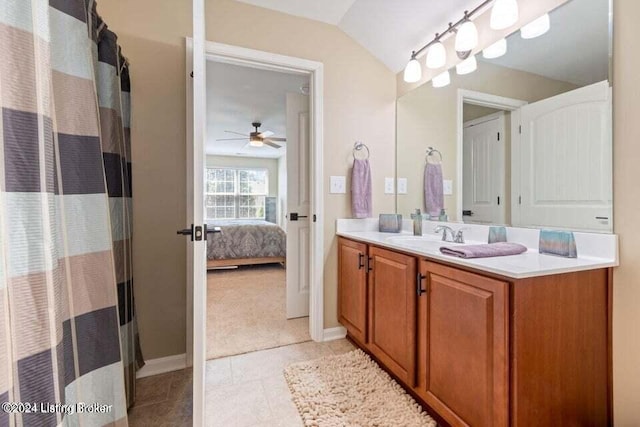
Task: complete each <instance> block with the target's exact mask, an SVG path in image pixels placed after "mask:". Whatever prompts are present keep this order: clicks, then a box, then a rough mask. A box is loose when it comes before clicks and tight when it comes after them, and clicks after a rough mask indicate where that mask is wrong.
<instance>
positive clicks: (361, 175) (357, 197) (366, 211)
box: [351, 159, 373, 218]
mask: <svg viewBox="0 0 640 427" xmlns="http://www.w3.org/2000/svg"><path fill="white" fill-rule="evenodd" d="M351 213H352V214H353V217H354V218H369V217H371V215H372V213H373V209H372V206H371V167H370V166H369V160H368V159H355V160H354V161H353V170H352V173H351Z"/></svg>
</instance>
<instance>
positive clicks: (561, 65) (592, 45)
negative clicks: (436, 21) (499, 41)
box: [478, 0, 609, 86]
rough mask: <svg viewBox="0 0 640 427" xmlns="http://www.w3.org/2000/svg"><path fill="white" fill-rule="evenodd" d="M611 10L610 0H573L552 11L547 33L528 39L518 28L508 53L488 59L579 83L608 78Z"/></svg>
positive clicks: (492, 61)
mask: <svg viewBox="0 0 640 427" xmlns="http://www.w3.org/2000/svg"><path fill="white" fill-rule="evenodd" d="M608 12H609V0H572V1H570V2H568V3H565V4H564V5H562V6H560V7H559V8H557V9H556V10H554V11H553V12H551V14H550V19H551V29H550V30H549V31H548V32H547V33H546V34H544V35H542V36H540V37H537V38H535V39H530V40H524V39H523V38H522V37H520V32H519V31H516V32H515V33H513V34H511V35H510V36H509V37H508V38H507V43H508V50H507V54H506V55H504V56H503V57H501V58H498V59H492V60H485V61H487V62H491V63H494V64H498V65H502V66H505V67H509V68H515V69H517V70H522V71H528V72H530V73H533V74H538V75H541V76H545V77H549V78H552V79H556V80H561V81H565V82H570V83H574V84H576V85H579V86H584V85H588V84H591V83H595V82H599V81H602V80H606V79H607V77H608V73H609V60H608V59H609V36H608V32H609V20H608ZM478 58H479V59H481V60H482V55H479V56H478ZM479 66H482V64H480V65H479Z"/></svg>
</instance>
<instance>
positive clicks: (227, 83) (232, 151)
mask: <svg viewBox="0 0 640 427" xmlns="http://www.w3.org/2000/svg"><path fill="white" fill-rule="evenodd" d="M307 83H308V77H307V76H303V75H298V74H288V73H282V72H275V71H267V70H260V69H257V68H249V67H241V66H237V65H231V64H224V63H219V62H213V61H209V62H208V63H207V146H206V149H207V154H218V155H226V156H240V155H241V156H250V157H269V158H277V157H280V156H281V155H283V154H284V152H285V150H286V143H285V142H283V143H281V142H278V144H281V145H282V146H283V147H282V148H280V149H274V148H271V147H268V146H263V147H252V146H249V145H248V144H247V142H248V138H247V140H244V141H216V140H217V139H221V138H242V136H240V135H234V134H231V133H226V132H225V131H226V130H230V131H234V132H240V133H244V134H247V135H248V134H249V132H252V131H253V128H252V127H251V123H252V122H254V121H258V122H262V127H261V128H260V130H261V131H267V130H270V131H272V132H274V133H275V135H274V136H277V137H285V138H286V131H287V126H286V101H285V99H286V93H287V92H297V93H300V87H301V86H304V85H306V84H307Z"/></svg>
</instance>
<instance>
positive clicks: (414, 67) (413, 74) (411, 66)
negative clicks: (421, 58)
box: [404, 58, 422, 83]
mask: <svg viewBox="0 0 640 427" xmlns="http://www.w3.org/2000/svg"><path fill="white" fill-rule="evenodd" d="M421 78H422V67H420V62H418V60H417V59H415V58H411V61H409V63H408V64H407V66H406V68H405V69H404V81H405V82H407V83H415V82H417V81H419V80H420V79H421Z"/></svg>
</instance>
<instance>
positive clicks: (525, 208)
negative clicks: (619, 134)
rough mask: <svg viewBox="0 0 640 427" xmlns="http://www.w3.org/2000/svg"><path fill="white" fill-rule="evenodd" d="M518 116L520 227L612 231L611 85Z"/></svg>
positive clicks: (542, 103)
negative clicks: (519, 127)
mask: <svg viewBox="0 0 640 427" xmlns="http://www.w3.org/2000/svg"><path fill="white" fill-rule="evenodd" d="M520 117H521V125H522V134H521V135H520V147H519V156H518V158H519V163H520V165H519V168H518V166H516V165H515V164H514V167H513V169H514V171H515V170H516V169H519V171H520V176H519V185H520V200H519V203H518V204H517V205H514V208H516V209H518V210H519V213H518V216H519V218H520V219H519V224H518V225H520V224H521V225H527V226H542V227H557V228H571V229H582V230H594V231H611V230H612V203H611V201H612V182H611V167H612V150H611V97H610V89H609V84H608V82H606V81H604V82H600V83H596V84H593V85H590V86H586V87H583V88H580V89H576V90H573V91H571V92H567V93H563V94H561V95H557V96H554V97H552V98H547V99H545V100H542V101H539V102H536V103H533V104H529V105H526V106H524V107H522V108H521V111H520ZM518 158H516V161H517V160H518ZM514 184H516V185H517V184H518V183H514Z"/></svg>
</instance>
